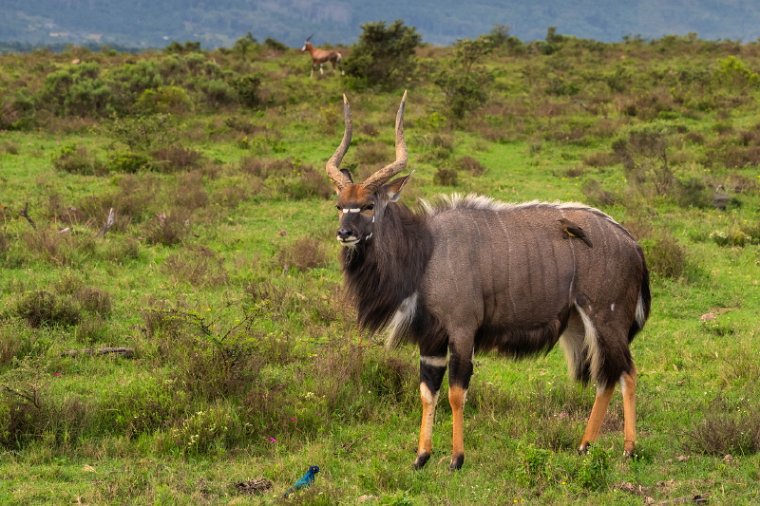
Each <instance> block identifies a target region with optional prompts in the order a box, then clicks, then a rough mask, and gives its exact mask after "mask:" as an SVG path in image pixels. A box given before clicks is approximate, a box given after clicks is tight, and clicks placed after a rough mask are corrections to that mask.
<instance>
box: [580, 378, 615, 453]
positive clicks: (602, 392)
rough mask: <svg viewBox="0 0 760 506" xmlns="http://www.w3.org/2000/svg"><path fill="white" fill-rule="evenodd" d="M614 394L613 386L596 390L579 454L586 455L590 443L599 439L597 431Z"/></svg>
mask: <svg viewBox="0 0 760 506" xmlns="http://www.w3.org/2000/svg"><path fill="white" fill-rule="evenodd" d="M614 392H615V385H614V384H613V385H612V386H609V387H599V388H597V390H596V398H595V399H594V407H592V408H591V415H590V416H589V417H588V423H587V424H586V431H585V432H584V433H583V439H582V440H581V445H580V446H579V447H578V451H579V452H580V453H586V452H587V451H588V447H589V446H590V444H591V443H593V442H594V441H596V438H598V437H599V431H600V429H601V427H602V422H604V416H605V415H606V414H607V407H608V406H609V405H610V399H611V398H612V394H613V393H614Z"/></svg>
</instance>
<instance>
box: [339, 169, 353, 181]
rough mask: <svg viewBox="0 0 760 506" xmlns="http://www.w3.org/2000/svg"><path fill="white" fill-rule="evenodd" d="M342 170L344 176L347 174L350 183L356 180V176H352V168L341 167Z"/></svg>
mask: <svg viewBox="0 0 760 506" xmlns="http://www.w3.org/2000/svg"><path fill="white" fill-rule="evenodd" d="M340 171H341V172H342V173H343V175H344V176H346V177H347V178H348V181H349V182H350V183H353V182H354V178H353V176H351V171H350V170H348V169H340Z"/></svg>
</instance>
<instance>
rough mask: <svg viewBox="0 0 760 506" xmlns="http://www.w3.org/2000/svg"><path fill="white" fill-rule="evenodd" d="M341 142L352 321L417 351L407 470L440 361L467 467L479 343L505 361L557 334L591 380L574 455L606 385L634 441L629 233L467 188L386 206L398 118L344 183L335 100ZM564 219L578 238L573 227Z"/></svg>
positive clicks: (638, 307)
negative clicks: (415, 422) (368, 163)
mask: <svg viewBox="0 0 760 506" xmlns="http://www.w3.org/2000/svg"><path fill="white" fill-rule="evenodd" d="M343 102H344V105H343V114H344V120H345V131H344V134H343V140H342V141H341V143H340V145H339V146H338V148H337V150H336V151H335V153H334V154H333V155H332V157H330V159H329V160H328V161H327V165H326V168H327V174H328V175H329V177H330V178H331V179H332V182H333V185H334V186H335V189H336V192H337V194H338V205H337V207H338V216H339V218H340V225H339V227H340V228H339V229H338V232H337V239H338V241H339V242H340V244H341V245H342V246H343V249H342V252H341V259H342V265H343V272H344V277H345V282H346V285H347V287H348V290H349V292H350V294H351V295H352V296H353V298H354V299H355V304H356V307H357V310H358V321H359V324H360V325H361V327H362V328H365V329H368V330H370V331H377V330H380V329H383V328H387V329H388V330H389V333H388V338H387V341H386V345H388V346H395V345H398V344H399V343H401V342H402V341H404V340H411V341H414V342H416V343H417V345H418V346H419V349H420V396H421V399H422V423H421V426H420V437H419V445H418V449H417V458H416V460H415V462H414V467H415V468H418V469H419V468H422V467H423V466H424V465H425V463H426V462H427V461H428V459H429V458H430V455H431V452H432V443H431V437H432V429H433V418H434V415H435V406H436V403H437V400H438V393H439V389H440V386H441V383H442V381H443V376H444V373H445V371H446V367H447V365H448V367H449V394H448V395H449V403H450V404H451V410H452V416H453V437H452V447H453V448H452V455H451V463H450V468H451V469H459V468H460V467H461V466H462V464H463V462H464V429H463V424H464V416H463V410H464V405H465V397H466V394H467V389H468V387H469V383H470V376H471V375H472V372H473V365H472V359H473V354H474V352H476V351H488V350H496V351H498V352H500V353H502V354H505V355H508V356H512V357H523V356H527V355H532V354H536V353H545V352H548V351H549V350H550V349H551V348H552V347H553V346H554V345H555V344H556V343H557V342H558V341H559V343H560V345H561V346H562V348H563V349H564V352H565V355H566V358H567V362H568V367H569V370H570V373H571V374H572V376H574V378H575V379H577V380H579V381H582V382H584V383H585V382H588V380H589V379H592V380H594V381H595V383H596V385H597V387H596V388H597V390H596V399H595V401H594V406H593V408H592V410H591V415H590V417H589V420H588V423H587V425H586V430H585V432H584V434H583V438H582V439H581V442H580V447H579V450H580V451H586V450H587V448H588V446H589V444H590V443H591V442H593V441H594V440H596V438H597V436H598V435H599V431H600V427H601V425H602V421H603V420H604V417H605V414H606V411H607V407H608V405H609V402H610V398H611V397H612V394H613V392H614V389H615V384H616V383H617V382H620V386H621V390H622V393H623V414H624V436H625V439H624V453H625V454H626V455H630V454H631V453H632V452H633V451H634V446H635V423H636V422H635V420H636V414H635V389H636V368H635V367H634V364H633V359H632V358H631V353H630V350H629V345H630V342H631V340H632V339H633V337H634V336H635V335H636V333H637V332H638V331H639V330H641V328H642V327H643V326H644V322H645V321H646V319H647V317H648V316H649V308H650V300H651V297H650V292H649V275H648V272H647V268H646V264H645V262H644V256H643V253H642V251H641V248H640V247H639V246H638V244H637V243H636V241H635V240H634V239H633V237H632V236H631V235H630V234H629V233H628V232H627V231H626V230H625V229H624V228H623V227H622V226H621V225H620V224H618V223H617V222H616V221H614V220H613V219H612V218H610V217H609V216H607V215H606V214H604V213H603V212H601V211H599V210H597V209H594V208H591V207H588V206H584V205H581V204H550V203H544V202H528V203H523V204H505V203H501V202H497V201H495V200H492V199H490V198H487V197H482V196H476V195H470V196H467V197H460V196H456V195H455V196H452V197H448V198H443V199H442V200H441V201H440V202H439V203H437V204H429V203H427V202H424V201H423V202H422V205H421V210H420V211H418V212H412V211H410V210H409V209H408V208H407V207H406V206H404V205H401V204H398V203H397V201H398V199H399V196H400V194H401V190H402V189H403V187H404V185H405V184H406V183H407V181H408V178H409V176H404V177H399V178H397V179H394V180H392V181H390V179H391V178H392V177H393V176H394V175H396V174H397V173H399V172H400V171H402V170H403V169H404V168H405V167H406V163H407V148H406V144H405V142H404V129H403V116H404V107H405V103H406V93H404V97H403V98H402V100H401V105H400V106H399V109H398V113H397V115H396V160H395V161H394V162H393V163H391V164H389V165H386V166H385V167H383V168H382V169H380V170H379V171H377V172H375V173H374V174H372V175H371V176H369V177H368V178H367V179H366V180H364V181H363V182H362V183H354V182H353V180H352V178H351V175H350V174H349V173H348V171H347V170H340V169H339V165H340V162H341V160H342V159H343V156H344V155H345V154H346V151H347V150H348V147H349V144H350V142H351V112H350V108H349V105H348V100H347V99H346V97H345V95H344V97H343ZM568 227H571V228H572V230H574V231H575V232H576V233H570V230H569V229H568Z"/></svg>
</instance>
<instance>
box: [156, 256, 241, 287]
mask: <svg viewBox="0 0 760 506" xmlns="http://www.w3.org/2000/svg"><path fill="white" fill-rule="evenodd" d="M163 270H164V271H166V273H167V274H168V275H169V276H171V277H173V278H174V279H176V280H178V281H186V282H188V283H190V284H191V285H193V286H218V285H221V284H224V283H226V282H227V271H226V270H225V268H224V264H223V262H222V260H221V259H220V258H219V257H218V256H217V255H216V254H214V252H213V251H211V250H210V249H208V248H204V247H195V248H187V249H184V250H183V251H182V252H180V253H176V254H174V255H171V256H169V257H168V258H167V259H166V262H165V263H164V266H163Z"/></svg>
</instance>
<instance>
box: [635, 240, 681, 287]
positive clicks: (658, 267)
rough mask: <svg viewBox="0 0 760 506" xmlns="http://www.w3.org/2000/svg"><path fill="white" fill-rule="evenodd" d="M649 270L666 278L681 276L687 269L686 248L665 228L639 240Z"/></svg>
mask: <svg viewBox="0 0 760 506" xmlns="http://www.w3.org/2000/svg"><path fill="white" fill-rule="evenodd" d="M639 242H640V243H641V245H642V247H643V249H644V256H645V258H646V260H647V266H648V267H649V270H650V271H652V272H654V273H656V274H658V275H660V276H662V277H665V278H674V279H677V278H680V277H681V276H682V275H683V274H684V272H685V270H686V250H685V249H684V248H683V246H681V244H679V242H678V241H677V240H676V239H675V238H674V237H673V236H672V234H670V233H669V232H667V231H666V230H664V229H657V230H656V231H655V232H653V234H652V236H650V237H648V238H644V239H642V240H640V241H639Z"/></svg>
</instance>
